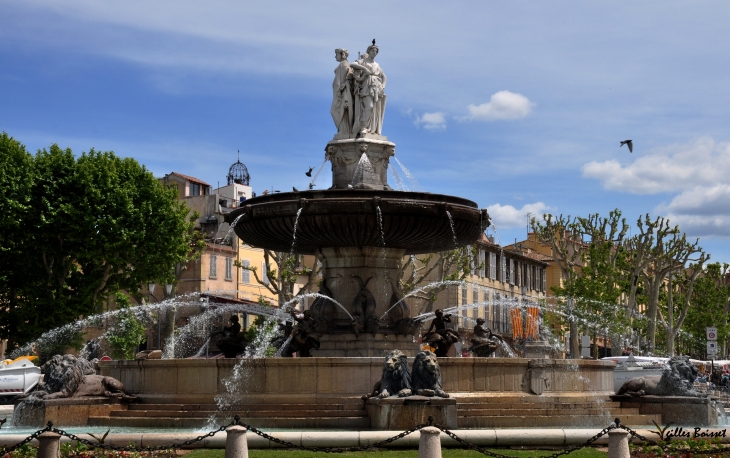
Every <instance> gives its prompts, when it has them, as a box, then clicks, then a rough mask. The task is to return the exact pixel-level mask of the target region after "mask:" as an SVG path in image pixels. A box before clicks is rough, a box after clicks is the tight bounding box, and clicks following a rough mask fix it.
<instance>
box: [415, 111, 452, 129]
mask: <svg viewBox="0 0 730 458" xmlns="http://www.w3.org/2000/svg"><path fill="white" fill-rule="evenodd" d="M414 124H415V125H416V126H420V125H423V128H424V129H429V130H444V129H446V115H444V113H442V112H440V111H437V112H436V113H424V114H423V116H420V117H418V118H416V120H415V122H414Z"/></svg>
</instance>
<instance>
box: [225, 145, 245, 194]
mask: <svg viewBox="0 0 730 458" xmlns="http://www.w3.org/2000/svg"><path fill="white" fill-rule="evenodd" d="M240 153H241V152H240V151H239V154H240ZM227 178H228V184H233V183H237V184H243V185H246V186H248V185H249V182H250V181H251V175H249V174H248V169H247V168H246V166H245V165H244V164H243V163H242V162H241V158H240V157H239V158H238V160H237V161H236V162H235V163H234V164H233V165H232V166H231V167H230V168H229V169H228V177H227Z"/></svg>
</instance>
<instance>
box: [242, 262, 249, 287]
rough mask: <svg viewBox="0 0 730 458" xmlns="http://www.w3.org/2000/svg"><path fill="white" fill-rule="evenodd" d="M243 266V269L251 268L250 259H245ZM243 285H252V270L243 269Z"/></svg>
mask: <svg viewBox="0 0 730 458" xmlns="http://www.w3.org/2000/svg"><path fill="white" fill-rule="evenodd" d="M241 265H242V266H243V267H250V266H251V261H249V260H248V259H244V260H243V261H241ZM241 283H246V284H249V283H251V271H250V270H247V269H241Z"/></svg>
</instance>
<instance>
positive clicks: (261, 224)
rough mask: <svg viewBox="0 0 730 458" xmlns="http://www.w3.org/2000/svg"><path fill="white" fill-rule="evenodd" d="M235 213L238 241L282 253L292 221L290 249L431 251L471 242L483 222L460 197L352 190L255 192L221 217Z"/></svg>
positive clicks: (287, 246)
mask: <svg viewBox="0 0 730 458" xmlns="http://www.w3.org/2000/svg"><path fill="white" fill-rule="evenodd" d="M378 208H379V209H380V213H381V215H382V236H381V222H380V218H381V217H379V216H378ZM300 209H301V213H300V215H299V220H298V221H297V212H298V211H299V210H300ZM447 212H448V213H447ZM449 214H450V215H451V221H453V230H452V223H451V221H450V220H449V216H448V215H449ZM241 215H243V216H241ZM239 216H241V218H240V219H239V220H238V222H237V223H236V226H235V228H234V230H235V231H236V235H238V237H240V238H241V240H243V241H244V242H245V243H247V244H249V245H252V246H255V247H260V248H267V249H271V250H276V251H285V252H287V251H290V250H291V249H292V242H293V241H294V224H295V222H296V223H297V229H296V242H295V244H294V251H295V252H297V253H302V254H313V253H315V252H317V251H318V249H319V248H320V247H366V246H370V247H379V246H385V247H387V248H395V249H403V250H405V253H406V254H419V253H432V252H437V251H444V250H450V249H453V248H455V247H458V246H464V245H468V244H470V243H473V242H474V241H475V240H477V239H478V238H479V236H480V235H481V233H482V232H484V230H485V229H486V228H487V226H488V225H489V216H488V214H487V211H486V210H484V209H482V210H480V209H479V208H478V207H477V204H476V203H474V202H472V201H470V200H467V199H462V198H460V197H454V196H446V195H441V194H430V193H424V192H403V191H380V190H378V191H375V190H353V189H347V190H327V191H302V192H287V193H276V194H269V195H265V196H259V197H255V198H253V199H250V200H248V201H246V203H245V204H244V205H243V206H242V207H240V208H238V209H236V210H234V211H232V212H231V213H230V214H229V215H228V217H227V221H228V222H232V221H234V220H235V219H236V218H238V217H239ZM383 239H384V241H385V245H383Z"/></svg>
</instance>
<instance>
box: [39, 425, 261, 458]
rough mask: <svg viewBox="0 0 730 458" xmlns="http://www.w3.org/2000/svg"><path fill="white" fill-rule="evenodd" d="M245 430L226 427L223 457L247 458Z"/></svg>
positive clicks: (241, 427)
mask: <svg viewBox="0 0 730 458" xmlns="http://www.w3.org/2000/svg"><path fill="white" fill-rule="evenodd" d="M246 431H247V429H246V428H244V427H243V426H231V427H230V428H228V429H226V456H225V458H248V441H247V440H246ZM39 458H40V457H39ZM44 458H45V457H44Z"/></svg>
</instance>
